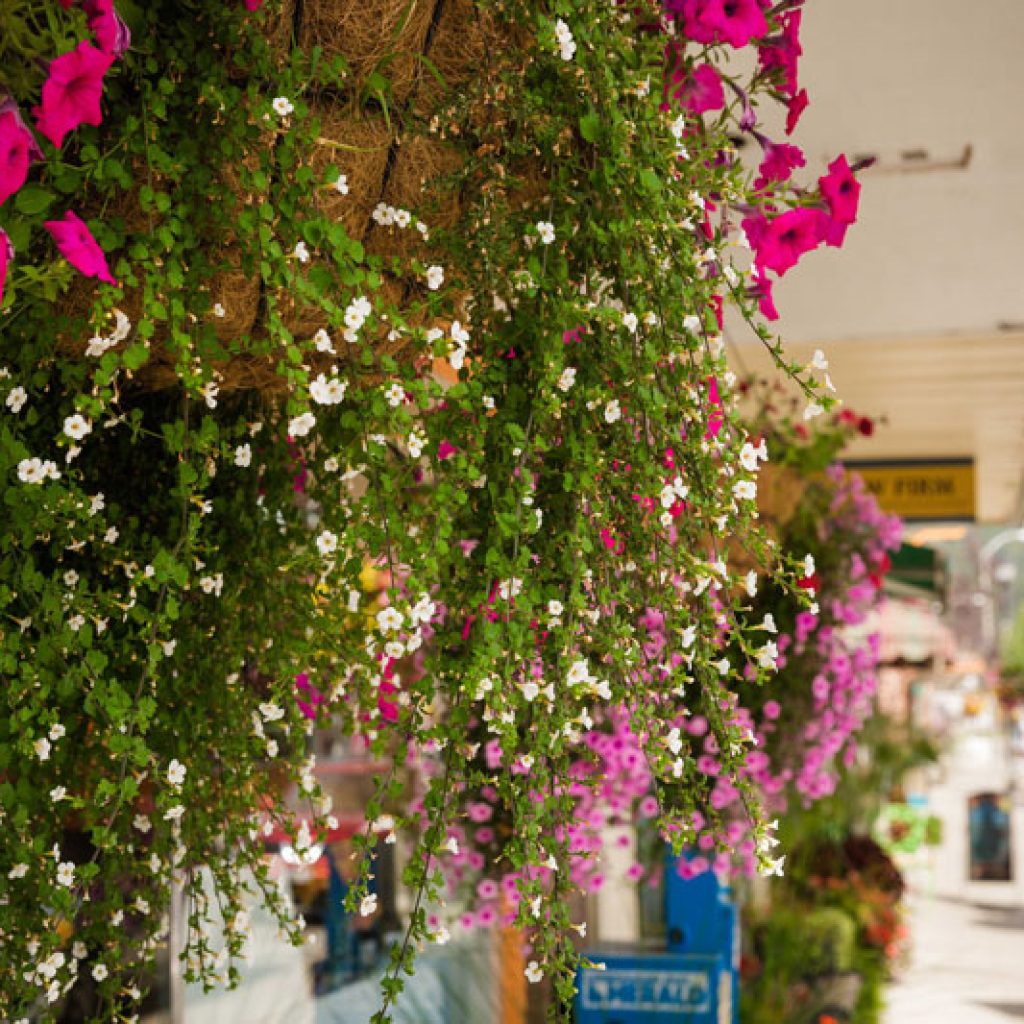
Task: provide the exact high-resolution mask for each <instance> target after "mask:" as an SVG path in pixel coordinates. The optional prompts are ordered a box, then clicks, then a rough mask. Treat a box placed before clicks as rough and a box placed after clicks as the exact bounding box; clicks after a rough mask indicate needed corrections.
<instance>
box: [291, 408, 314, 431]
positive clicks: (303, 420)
mask: <svg viewBox="0 0 1024 1024" xmlns="http://www.w3.org/2000/svg"><path fill="white" fill-rule="evenodd" d="M315 426H316V417H315V416H314V415H313V414H312V413H311V412H304V413H302V415H300V416H296V417H295V418H294V419H292V420H291V422H290V423H289V424H288V433H289V434H291V436H292V437H305V436H306V435H307V434H308V433H309V432H310V431H311V430H312V429H313V427H315Z"/></svg>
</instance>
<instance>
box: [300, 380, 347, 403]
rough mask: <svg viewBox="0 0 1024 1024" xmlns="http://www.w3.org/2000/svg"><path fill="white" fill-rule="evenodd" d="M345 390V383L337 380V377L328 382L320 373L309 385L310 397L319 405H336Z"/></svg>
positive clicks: (343, 395)
mask: <svg viewBox="0 0 1024 1024" xmlns="http://www.w3.org/2000/svg"><path fill="white" fill-rule="evenodd" d="M347 390H348V382H347V381H343V380H339V379H338V378H337V377H332V378H331V379H330V380H328V379H327V378H326V377H325V376H324V374H322V373H321V374H318V375H317V378H316V380H314V381H313V383H312V384H310V385H309V395H310V397H311V398H312V399H313V401H314V402H317V403H318V404H320V405H338V404H339V403H340V402H341V400H342V399H343V398H344V397H345V392H346V391H347Z"/></svg>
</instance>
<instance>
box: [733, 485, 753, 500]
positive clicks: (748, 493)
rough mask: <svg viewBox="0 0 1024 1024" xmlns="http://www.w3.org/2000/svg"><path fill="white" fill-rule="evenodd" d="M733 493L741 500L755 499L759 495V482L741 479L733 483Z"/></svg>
mask: <svg viewBox="0 0 1024 1024" xmlns="http://www.w3.org/2000/svg"><path fill="white" fill-rule="evenodd" d="M732 493H733V494H734V495H735V496H736V498H737V499H738V500H739V501H753V500H754V499H755V498H756V497H757V484H755V483H754V481H753V480H739V481H737V482H736V483H734V484H733V485H732Z"/></svg>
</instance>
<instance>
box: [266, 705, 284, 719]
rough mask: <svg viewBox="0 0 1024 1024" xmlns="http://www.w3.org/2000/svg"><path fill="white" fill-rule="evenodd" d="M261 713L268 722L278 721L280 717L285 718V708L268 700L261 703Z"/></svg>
mask: <svg viewBox="0 0 1024 1024" xmlns="http://www.w3.org/2000/svg"><path fill="white" fill-rule="evenodd" d="M260 714H261V715H262V716H263V717H264V718H265V719H266V720H267V721H268V722H276V721H278V720H279V719H281V718H284V708H282V707H280V706H279V705H277V704H274V703H272V702H271V701H266V702H265V703H263V704H261V705H260Z"/></svg>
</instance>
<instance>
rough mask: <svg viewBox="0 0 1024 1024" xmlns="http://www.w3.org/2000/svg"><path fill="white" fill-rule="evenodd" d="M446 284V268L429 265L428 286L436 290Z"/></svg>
mask: <svg viewBox="0 0 1024 1024" xmlns="http://www.w3.org/2000/svg"><path fill="white" fill-rule="evenodd" d="M442 284H444V268H443V267H439V266H436V265H435V266H432V267H427V287H428V288H429V289H430V290H431V291H432V292H436V291H437V290H438V288H440V287H441V285H442Z"/></svg>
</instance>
